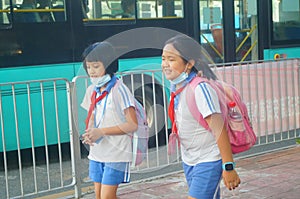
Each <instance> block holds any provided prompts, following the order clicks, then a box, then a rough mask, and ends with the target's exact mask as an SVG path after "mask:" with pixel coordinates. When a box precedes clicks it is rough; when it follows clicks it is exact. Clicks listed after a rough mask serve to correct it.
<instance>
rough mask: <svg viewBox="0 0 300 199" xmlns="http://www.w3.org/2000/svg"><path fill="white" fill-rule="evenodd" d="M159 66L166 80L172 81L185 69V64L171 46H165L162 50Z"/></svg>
mask: <svg viewBox="0 0 300 199" xmlns="http://www.w3.org/2000/svg"><path fill="white" fill-rule="evenodd" d="M161 66H162V69H163V72H164V74H165V76H166V78H167V79H168V80H174V79H175V78H176V77H178V76H179V75H180V74H181V73H182V72H184V71H185V70H186V69H187V62H186V61H185V60H184V59H182V57H181V56H180V53H179V52H178V51H177V50H176V49H175V48H174V46H173V45H172V44H167V45H165V47H164V49H163V53H162V63H161Z"/></svg>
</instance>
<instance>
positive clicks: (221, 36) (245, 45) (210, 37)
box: [199, 0, 257, 63]
mask: <svg viewBox="0 0 300 199" xmlns="http://www.w3.org/2000/svg"><path fill="white" fill-rule="evenodd" d="M256 13H257V10H256V1H252V0H229V1H227V0H226V1H221V0H199V14H200V43H201V44H202V45H203V46H204V48H205V49H206V50H207V51H208V53H209V54H210V55H211V57H212V60H213V61H214V62H215V63H222V62H235V61H245V60H250V59H257V25H256V24H257V14H256ZM232 45H233V46H232ZM232 47H234V48H232Z"/></svg>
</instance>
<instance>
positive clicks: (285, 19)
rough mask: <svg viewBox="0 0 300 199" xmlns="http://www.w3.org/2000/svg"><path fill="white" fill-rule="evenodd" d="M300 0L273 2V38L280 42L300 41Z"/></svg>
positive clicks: (275, 0)
mask: <svg viewBox="0 0 300 199" xmlns="http://www.w3.org/2000/svg"><path fill="white" fill-rule="evenodd" d="M299 5H300V0H282V1H278V0H272V9H273V17H272V18H273V21H272V23H273V38H274V40H275V41H276V40H277V41H280V40H295V39H300V34H299V32H300V7H299Z"/></svg>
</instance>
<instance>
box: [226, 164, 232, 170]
mask: <svg viewBox="0 0 300 199" xmlns="http://www.w3.org/2000/svg"><path fill="white" fill-rule="evenodd" d="M225 170H226V171H232V170H233V164H226V165H225Z"/></svg>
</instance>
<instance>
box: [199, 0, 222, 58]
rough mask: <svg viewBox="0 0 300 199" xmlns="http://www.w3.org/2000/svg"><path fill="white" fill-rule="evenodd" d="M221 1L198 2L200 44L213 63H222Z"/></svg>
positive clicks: (203, 0)
mask: <svg viewBox="0 0 300 199" xmlns="http://www.w3.org/2000/svg"><path fill="white" fill-rule="evenodd" d="M222 10H223V9H222V1H219V0H215V1H207V0H199V14H200V17H199V18H200V43H201V44H202V46H203V47H204V48H205V50H206V51H207V52H208V53H209V55H210V56H211V57H212V60H213V62H215V63H219V62H223V26H222Z"/></svg>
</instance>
